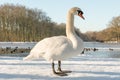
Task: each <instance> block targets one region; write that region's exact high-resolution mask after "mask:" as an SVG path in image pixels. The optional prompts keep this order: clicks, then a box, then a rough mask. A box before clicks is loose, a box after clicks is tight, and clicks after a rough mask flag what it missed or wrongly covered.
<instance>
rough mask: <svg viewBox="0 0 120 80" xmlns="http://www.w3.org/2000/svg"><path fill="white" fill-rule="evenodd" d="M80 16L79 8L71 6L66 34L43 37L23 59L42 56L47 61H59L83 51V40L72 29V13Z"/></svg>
mask: <svg viewBox="0 0 120 80" xmlns="http://www.w3.org/2000/svg"><path fill="white" fill-rule="evenodd" d="M77 12H78V13H77ZM75 14H79V15H80V17H82V18H83V16H82V14H83V13H82V11H81V9H80V8H77V7H74V8H71V9H70V10H69V12H68V14H67V23H66V35H67V36H54V37H50V38H45V39H43V40H41V41H40V42H38V43H37V44H36V45H35V47H34V48H33V49H32V50H31V52H30V54H29V55H28V56H27V57H25V58H24V59H34V58H40V57H43V58H44V59H46V60H47V61H50V62H53V61H55V60H57V61H61V60H64V59H67V58H71V57H74V56H77V55H78V54H80V53H81V52H82V51H83V48H84V47H83V41H82V39H80V37H78V36H77V35H76V33H75V30H74V15H75Z"/></svg>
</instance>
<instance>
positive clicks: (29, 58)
mask: <svg viewBox="0 0 120 80" xmlns="http://www.w3.org/2000/svg"><path fill="white" fill-rule="evenodd" d="M43 55H44V52H43V53H42V52H41V53H33V52H31V53H30V54H29V55H28V56H27V57H25V58H23V60H33V59H39V58H40V57H43Z"/></svg>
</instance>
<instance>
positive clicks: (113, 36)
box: [0, 4, 120, 42]
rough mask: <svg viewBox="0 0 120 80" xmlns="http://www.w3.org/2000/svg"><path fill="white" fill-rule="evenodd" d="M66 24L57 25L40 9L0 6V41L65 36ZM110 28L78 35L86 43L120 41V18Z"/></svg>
mask: <svg viewBox="0 0 120 80" xmlns="http://www.w3.org/2000/svg"><path fill="white" fill-rule="evenodd" d="M65 26H66V25H65V23H61V24H57V23H55V22H53V21H51V18H50V17H49V16H47V15H46V13H45V12H43V11H42V10H40V9H29V8H26V7H25V6H22V5H12V4H4V5H1V6H0V41H40V40H41V39H43V38H45V37H51V36H57V35H65ZM107 26H108V27H107V28H106V29H104V30H102V31H99V32H96V31H95V32H90V31H88V32H86V33H81V32H80V30H79V29H76V31H77V34H78V35H79V36H81V38H82V39H83V40H84V41H101V42H104V41H120V16H117V17H114V18H113V19H112V20H111V21H110V23H109V25H107Z"/></svg>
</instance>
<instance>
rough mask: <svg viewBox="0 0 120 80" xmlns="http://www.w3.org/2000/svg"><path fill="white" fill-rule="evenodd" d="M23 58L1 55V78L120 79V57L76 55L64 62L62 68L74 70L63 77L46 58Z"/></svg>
mask: <svg viewBox="0 0 120 80" xmlns="http://www.w3.org/2000/svg"><path fill="white" fill-rule="evenodd" d="M22 59H23V57H9V56H0V80H120V59H119V58H95V57H93V56H89V55H82V56H77V57H74V58H71V59H69V60H65V61H63V62H62V69H64V70H71V71H72V73H69V74H68V76H62V77H61V76H57V75H54V74H53V73H52V70H51V64H50V63H49V62H47V61H45V60H44V59H39V60H34V61H23V60H22ZM56 68H57V66H56Z"/></svg>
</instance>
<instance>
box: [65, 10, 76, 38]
mask: <svg viewBox="0 0 120 80" xmlns="http://www.w3.org/2000/svg"><path fill="white" fill-rule="evenodd" d="M66 35H67V37H68V38H69V39H70V37H71V36H73V35H75V30H74V15H73V14H70V13H69V12H68V14H67V23H66Z"/></svg>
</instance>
